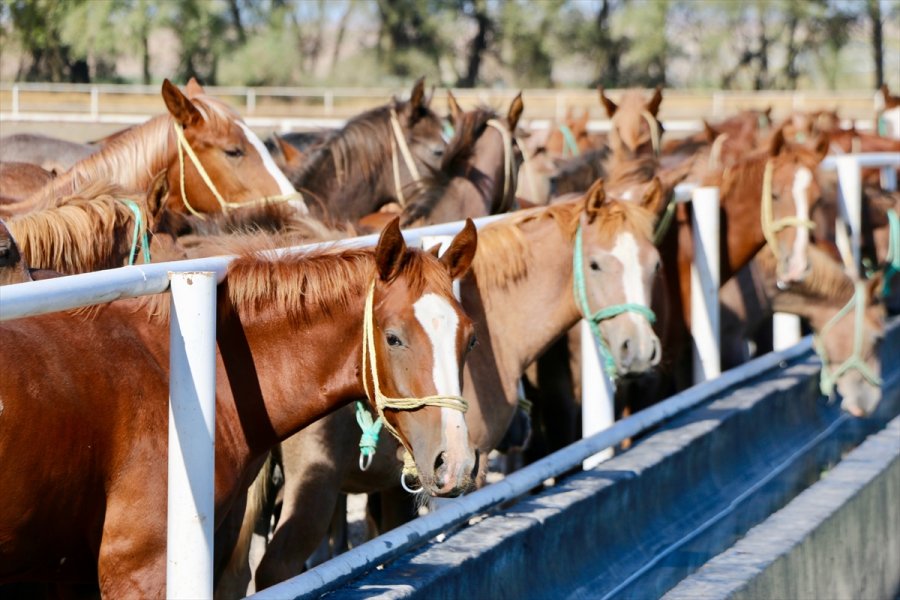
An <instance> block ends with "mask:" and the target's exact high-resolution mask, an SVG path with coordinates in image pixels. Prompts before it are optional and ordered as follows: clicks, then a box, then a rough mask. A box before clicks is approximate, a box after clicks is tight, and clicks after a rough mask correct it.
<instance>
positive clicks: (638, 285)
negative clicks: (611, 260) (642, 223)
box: [611, 231, 648, 326]
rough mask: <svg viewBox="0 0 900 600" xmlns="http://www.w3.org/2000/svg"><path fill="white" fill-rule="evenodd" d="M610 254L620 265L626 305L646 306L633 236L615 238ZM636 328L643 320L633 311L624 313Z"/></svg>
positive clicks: (623, 234)
mask: <svg viewBox="0 0 900 600" xmlns="http://www.w3.org/2000/svg"><path fill="white" fill-rule="evenodd" d="M611 254H612V255H613V256H615V257H616V258H617V259H618V260H619V262H620V263H622V288H623V289H624V290H625V302H626V303H627V304H640V305H641V306H647V304H648V302H647V293H646V291H645V290H644V276H643V269H642V268H641V263H640V260H639V259H638V246H637V242H636V241H635V239H634V235H632V234H631V233H629V232H627V231H626V232H623V233H620V234H619V237H617V238H616V244H615V246H613V249H612V252H611ZM626 314H627V315H628V316H629V317H630V318H631V319H632V320H633V321H634V322H635V323H636V324H637V325H638V326H640V325H641V324H642V322H644V318H643V317H641V316H640V315H638V314H637V313H635V312H633V311H629V312H628V313H626Z"/></svg>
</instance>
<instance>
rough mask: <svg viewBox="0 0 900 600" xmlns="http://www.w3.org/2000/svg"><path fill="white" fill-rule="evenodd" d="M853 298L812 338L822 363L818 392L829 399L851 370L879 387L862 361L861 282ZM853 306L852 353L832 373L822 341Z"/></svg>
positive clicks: (863, 300) (863, 298) (863, 299)
mask: <svg viewBox="0 0 900 600" xmlns="http://www.w3.org/2000/svg"><path fill="white" fill-rule="evenodd" d="M854 288H855V289H854V291H853V296H852V297H851V298H850V301H849V302H847V304H845V305H844V307H843V308H842V309H841V310H839V311H838V312H837V313H835V315H834V316H833V317H831V318H830V319H829V320H828V322H827V323H825V326H824V327H822V330H821V331H819V333H818V334H816V335H815V336H813V347H814V348H815V350H816V354H818V355H819V359H820V360H821V361H822V371H821V375H820V376H819V390H820V391H821V392H822V395H824V396H828V397H830V396H831V394H832V392H834V385H835V383H837V380H838V379H840V377H841V376H842V375H843V374H844V373H846V372H847V371H850V370H851V369H856V370H857V371H859V374H860V375H862V377H863V379H865V380H866V381H868V382H869V383H871V384H872V385H874V386H876V387H880V386H881V378H880V377H878V375H876V374H875V373H873V372H872V369H871V368H869V365H867V364H866V363H865V361H864V360H863V359H862V354H861V352H862V339H863V333H864V331H863V325H864V319H865V311H866V284H865V283H864V282H862V281H857V282H856V283H855V286H854ZM854 306H855V308H856V314H855V315H854V322H853V324H854V331H853V353H852V354H851V355H850V356H849V357H848V358H847V360H845V361H844V362H843V363H841V364H840V366H838V368H836V369H835V370H833V371H829V370H828V352H827V351H826V350H825V344H824V343H823V342H822V340H823V339H824V338H825V336H826V335H827V334H828V331H829V330H830V329H831V328H832V327H833V326H834V324H835V323H837V322H838V321H840V320H841V319H842V318H843V317H844V316H845V315H846V314H847V313H848V312H850V310H851V309H853V308H854Z"/></svg>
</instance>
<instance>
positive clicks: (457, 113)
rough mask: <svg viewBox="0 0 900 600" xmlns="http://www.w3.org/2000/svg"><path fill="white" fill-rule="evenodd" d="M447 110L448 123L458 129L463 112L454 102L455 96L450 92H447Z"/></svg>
mask: <svg viewBox="0 0 900 600" xmlns="http://www.w3.org/2000/svg"><path fill="white" fill-rule="evenodd" d="M447 109H448V110H449V111H450V122H451V123H453V126H454V127H458V126H459V122H460V120H461V119H462V113H463V111H462V109H461V108H460V107H459V103H458V102H457V101H456V96H454V95H453V92H451V91H450V90H447Z"/></svg>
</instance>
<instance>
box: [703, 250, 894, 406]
mask: <svg viewBox="0 0 900 600" xmlns="http://www.w3.org/2000/svg"><path fill="white" fill-rule="evenodd" d="M809 257H810V266H811V268H810V274H809V277H807V278H806V279H805V280H804V281H802V282H801V283H799V284H797V285H793V286H791V287H790V288H787V289H782V288H779V287H778V285H777V280H776V277H775V267H776V261H775V256H774V254H772V251H771V250H770V249H769V248H763V249H762V250H761V251H760V252H759V253H758V254H757V255H756V257H755V258H754V259H753V262H752V264H751V265H747V267H745V269H748V268H750V267H753V269H752V272H753V274H754V275H755V276H754V277H753V280H754V281H755V282H758V285H759V286H760V287H761V292H762V293H761V294H758V295H757V294H752V295H750V296H748V295H747V294H744V293H742V292H741V291H740V290H739V287H738V285H737V280H738V277H734V278H732V280H731V281H729V282H728V283H727V284H726V285H725V286H723V288H722V296H721V298H722V302H723V304H724V305H725V307H726V308H727V310H723V311H722V315H723V320H722V332H723V338H729V337H730V338H732V339H740V338H747V337H749V336H750V334H752V332H753V331H755V330H756V328H757V327H758V326H759V325H760V323H762V322H765V318H766V317H768V316H769V315H771V314H772V313H773V312H785V313H790V314H794V315H797V316H800V317H802V318H804V319H806V320H807V321H808V322H809V324H810V327H811V328H812V330H813V332H814V333H815V336H816V342H815V348H816V351H817V352H818V354H819V357H820V358H821V360H822V377H821V382H822V386H821V387H822V392H823V394H824V395H825V396H826V397H831V396H833V394H834V392H836V391H837V392H839V393H840V395H841V398H842V401H841V408H843V409H844V410H845V411H847V412H849V413H850V414H852V415H854V416H857V417H862V416H865V415H868V414H871V413H872V412H873V411H874V410H875V408H876V407H877V405H878V402H879V401H880V399H881V381H880V378H879V375H880V373H881V364H880V360H879V356H878V345H879V342H880V340H881V338H882V335H883V333H884V305H883V304H882V303H881V301H880V296H881V287H882V278H881V275H880V274H879V275H878V276H877V277H874V278H872V279H871V280H869V281H866V282H855V281H854V280H853V279H852V278H851V277H850V276H849V275H847V274H846V273H845V271H844V269H843V267H842V265H841V264H840V263H839V262H836V261H834V260H833V259H832V258H831V257H829V256H828V255H827V254H826V253H825V252H823V251H821V250H819V249H817V248H815V247H812V248H810V253H809Z"/></svg>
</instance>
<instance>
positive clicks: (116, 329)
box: [0, 223, 477, 598]
mask: <svg viewBox="0 0 900 600" xmlns="http://www.w3.org/2000/svg"><path fill="white" fill-rule="evenodd" d="M475 240H476V238H475V232H474V228H473V227H471V226H470V227H468V228H466V229H464V231H463V232H461V233H460V234H459V235H458V236H457V237H456V238H455V240H454V242H453V244H452V245H451V247H450V249H449V250H448V252H447V254H445V258H444V259H442V260H441V261H438V259H436V258H434V257H433V256H431V255H429V254H427V253H425V252H422V251H418V250H410V249H407V248H406V246H405V244H404V242H403V239H402V237H401V235H400V232H399V228H398V227H397V225H396V223H395V224H394V226H392V227H389V228H388V229H386V230H385V232H384V233H383V234H382V236H381V239H380V240H379V243H378V246H377V248H375V250H374V252H373V251H372V250H371V249H366V250H347V251H340V252H335V251H333V250H332V251H327V250H326V251H318V252H313V253H306V254H293V255H287V256H282V257H280V258H274V257H272V255H271V254H268V255H267V257H266V256H262V255H259V254H247V255H244V256H243V257H242V258H238V259H237V260H235V261H234V262H233V263H232V264H231V265H230V267H229V269H228V274H227V276H226V278H225V280H224V282H223V283H222V284H221V285H220V286H219V294H218V307H217V339H218V352H217V358H216V361H217V378H216V385H217V387H216V415H217V416H216V445H215V447H216V478H215V482H216V490H215V492H216V495H215V498H216V516H217V520H220V519H222V518H223V517H224V515H225V514H226V513H227V511H228V508H229V506H230V505H231V502H232V500H233V499H234V497H235V495H236V494H237V493H238V492H239V491H240V490H241V489H242V487H243V486H245V485H246V484H247V483H246V482H248V481H249V480H250V479H252V477H253V476H254V474H255V473H254V472H253V471H252V466H253V465H254V464H258V462H257V457H259V456H260V455H262V454H263V453H264V452H265V451H266V450H267V449H268V448H270V447H271V446H273V445H274V444H276V443H277V442H278V441H279V440H280V439H283V438H285V437H287V436H289V435H290V434H292V433H294V432H296V431H297V430H299V429H301V428H303V427H305V426H307V425H309V424H310V423H312V422H313V421H315V420H316V419H318V418H321V417H322V416H324V415H325V414H327V413H329V412H331V411H333V410H335V409H336V408H338V407H340V406H341V405H343V404H344V403H346V402H349V401H350V400H352V399H357V398H366V397H367V390H370V391H371V390H376V391H377V390H378V388H380V391H381V392H382V393H383V394H385V395H386V396H388V397H391V396H394V397H401V398H402V397H405V396H410V397H413V398H425V399H426V400H427V397H432V396H433V395H435V394H440V395H441V396H442V397H447V398H450V397H452V396H458V395H459V390H460V385H461V373H462V369H461V361H462V360H463V358H464V356H465V354H466V349H467V348H468V347H469V346H470V341H471V336H472V325H471V322H470V321H469V320H468V318H467V317H466V316H465V315H464V314H463V313H462V310H461V308H460V306H459V303H458V302H457V301H456V300H455V299H454V297H453V293H452V290H451V281H452V279H453V278H455V277H460V276H462V275H463V274H464V273H465V271H466V270H467V269H468V266H469V264H470V263H471V260H472V258H473V255H474V252H475ZM367 290H368V293H367ZM157 304H159V303H157ZM366 306H369V307H370V308H365V307H366ZM159 308H160V307H159V306H156V307H152V306H149V305H148V303H147V302H146V301H140V300H129V301H117V302H113V303H111V304H109V305H107V306H105V307H103V308H101V309H100V310H99V311H97V313H96V314H94V315H93V316H85V315H83V314H75V313H71V312H70V313H56V314H49V315H45V316H41V317H34V318H28V319H19V320H15V321H8V322H5V323H3V324H2V326H0V336H2V339H3V343H4V349H5V350H6V351H8V352H10V353H12V354H14V355H15V356H17V357H19V358H18V361H19V363H18V365H17V367H16V368H8V369H2V371H0V410H2V413H0V414H2V418H0V464H2V465H3V468H2V469H0V488H2V489H3V491H4V492H3V494H2V496H0V536H2V537H0V540H2V544H0V583H7V582H15V581H40V580H53V581H57V582H60V583H63V584H66V583H79V582H87V583H91V582H96V583H99V585H100V590H101V593H102V594H103V595H104V596H107V597H111V598H112V597H115V598H120V597H123V598H124V597H134V598H147V597H163V596H165V594H166V591H165V571H166V567H165V555H166V552H165V546H166V539H165V538H166V487H167V485H166V458H165V457H166V452H167V450H166V449H167V422H168V419H167V410H168V409H167V405H168V403H167V398H168V364H169V358H168V338H169V333H168V327H167V325H166V323H165V322H164V321H163V320H161V319H159V318H154V317H153V316H152V315H153V312H154V310H159ZM364 312H365V313H367V314H371V315H372V322H373V325H372V327H371V328H369V329H366V330H365V331H368V333H369V335H370V337H369V340H370V344H371V345H370V346H369V347H370V353H369V357H370V360H368V361H364V360H363V359H362V358H361V356H362V347H363V340H364V339H365V336H364V326H363V324H364V318H363V315H364ZM29 361H33V364H34V365H35V366H34V367H33V368H32V367H30V366H29ZM37 365H40V367H38V366H37ZM37 369H40V370H41V375H40V377H36V376H35V373H36V372H37ZM376 373H377V380H376V378H375V374H376ZM376 381H378V382H380V383H376ZM372 394H373V395H372V398H373V400H372V402H373V408H374V403H375V402H376V400H375V398H382V397H381V396H378V395H377V394H376V392H374V391H373V392H372ZM377 403H378V406H382V407H384V406H385V404H384V403H383V401H382V400H377ZM386 406H388V407H389V406H391V404H390V403H388V404H387V405H386ZM383 414H384V418H385V419H386V420H387V423H389V424H390V425H391V426H392V427H393V428H394V429H395V430H396V432H397V435H398V436H399V438H400V441H401V442H402V444H403V445H404V446H405V447H406V448H408V449H409V451H410V452H411V455H412V457H413V458H414V460H415V461H416V465H417V467H418V471H419V473H420V477H421V481H422V485H423V486H424V487H425V489H426V490H428V491H429V492H430V493H433V494H453V493H459V492H460V491H462V490H464V489H466V487H467V486H469V485H470V484H471V473H472V471H473V469H475V468H476V466H477V465H476V462H477V461H476V457H475V454H474V449H473V448H472V447H471V446H470V445H469V440H468V432H467V430H466V427H465V422H464V420H463V418H462V415H461V413H459V412H457V411H453V410H448V409H444V408H440V409H439V408H437V407H434V406H425V407H424V408H420V409H418V410H414V411H409V410H394V409H391V408H385V409H384V413H383ZM76 425H77V426H76ZM35 427H38V428H39V430H40V434H38V433H37V432H36V430H35ZM41 437H43V438H45V439H48V440H53V442H52V443H51V444H42V443H37V442H36V440H38V439H40V438H41Z"/></svg>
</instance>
